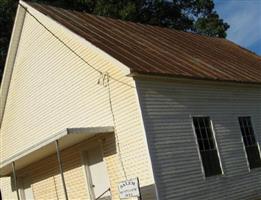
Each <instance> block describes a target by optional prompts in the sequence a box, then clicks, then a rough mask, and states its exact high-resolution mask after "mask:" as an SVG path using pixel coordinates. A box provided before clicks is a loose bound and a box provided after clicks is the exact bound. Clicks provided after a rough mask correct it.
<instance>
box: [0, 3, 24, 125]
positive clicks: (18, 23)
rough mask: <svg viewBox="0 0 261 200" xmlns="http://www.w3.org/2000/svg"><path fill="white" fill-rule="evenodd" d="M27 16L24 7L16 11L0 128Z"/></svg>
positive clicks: (0, 97)
mask: <svg viewBox="0 0 261 200" xmlns="http://www.w3.org/2000/svg"><path fill="white" fill-rule="evenodd" d="M25 15H26V10H25V8H23V7H22V6H20V5H18V8H17V11H16V17H15V22H14V26H13V31H12V36H11V39H10V43H9V49H8V53H7V57H6V62H5V68H4V74H3V78H2V84H1V88H0V103H1V104H0V127H1V124H2V120H3V116H4V110H5V105H6V100H7V96H8V90H9V86H10V82H11V77H12V73H13V68H14V65H15V60H16V55H17V50H18V46H19V42H20V38H21V34H22V30H23V25H24V19H25Z"/></svg>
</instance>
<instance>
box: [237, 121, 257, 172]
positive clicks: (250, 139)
mask: <svg viewBox="0 0 261 200" xmlns="http://www.w3.org/2000/svg"><path fill="white" fill-rule="evenodd" d="M238 121H239V125H240V129H241V134H242V137H243V141H244V145H245V150H246V154H247V159H248V163H249V168H250V169H253V168H257V167H261V158H260V153H259V149H258V144H257V140H256V137H255V133H254V129H253V126H252V122H251V117H249V116H247V117H239V118H238Z"/></svg>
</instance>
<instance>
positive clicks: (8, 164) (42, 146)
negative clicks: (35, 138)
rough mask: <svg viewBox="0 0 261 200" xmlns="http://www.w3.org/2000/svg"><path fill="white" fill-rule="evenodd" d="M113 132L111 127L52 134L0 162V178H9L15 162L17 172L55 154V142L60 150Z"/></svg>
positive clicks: (83, 128) (78, 129)
mask: <svg viewBox="0 0 261 200" xmlns="http://www.w3.org/2000/svg"><path fill="white" fill-rule="evenodd" d="M113 132H114V128H113V127H112V126H106V127H81V128H66V129H65V130H62V131H59V132H58V133H56V134H53V135H52V136H51V137H48V138H47V139H45V140H43V141H40V142H38V143H37V144H35V145H32V146H30V147H28V148H26V149H25V150H23V151H21V152H19V153H17V154H15V155H13V156H12V157H10V158H8V159H6V160H3V161H1V163H0V177H4V176H10V174H11V173H12V163H13V162H15V166H16V170H19V169H21V168H23V167H25V166H27V165H29V164H31V163H33V162H36V161H38V160H41V159H43V158H45V157H47V156H49V155H52V154H54V153H55V152H56V148H55V143H54V142H55V141H56V140H58V141H59V146H60V149H61V150H62V149H65V148H67V147H70V146H72V145H74V144H77V143H79V142H81V141H83V140H86V139H88V138H90V137H93V136H96V135H100V134H106V133H113Z"/></svg>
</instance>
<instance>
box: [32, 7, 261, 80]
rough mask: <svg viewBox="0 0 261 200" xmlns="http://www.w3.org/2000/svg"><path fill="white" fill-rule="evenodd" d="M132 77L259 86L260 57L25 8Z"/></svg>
mask: <svg viewBox="0 0 261 200" xmlns="http://www.w3.org/2000/svg"><path fill="white" fill-rule="evenodd" d="M29 5H31V6H32V7H34V8H35V9H37V10H38V11H40V12H41V13H43V14H45V15H48V16H49V17H50V18H52V19H54V20H55V21H57V22H59V23H60V24H62V25H64V26H65V27H67V28H68V29H70V30H71V31H73V32H74V33H76V34H78V35H80V36H81V37H83V38H85V39H86V40H88V41H89V42H91V43H92V44H93V45H95V46H97V47H98V48H100V49H102V50H103V51H105V52H107V53H108V54H110V55H111V56H112V57H114V58H115V59H117V60H118V61H120V62H122V63H123V64H125V65H126V66H128V67H129V68H130V70H131V72H133V73H141V74H157V75H170V76H176V77H187V78H198V79H209V80H222V81H236V82H249V83H261V57H260V56H257V55H255V54H254V53H252V52H250V51H248V50H246V49H244V48H242V47H240V46H238V45H236V44H234V43H232V42H230V41H228V40H225V39H220V38H212V37H207V36H202V35H198V34H195V33H187V32H183V31H176V30H173V29H168V28H161V27H157V26H150V25H143V24H138V23H133V22H126V21H121V20H115V19H111V18H107V17H100V16H94V15H91V14H87V13H84V12H77V11H72V10H64V9H61V8H57V7H52V6H48V5H42V4H36V3H29Z"/></svg>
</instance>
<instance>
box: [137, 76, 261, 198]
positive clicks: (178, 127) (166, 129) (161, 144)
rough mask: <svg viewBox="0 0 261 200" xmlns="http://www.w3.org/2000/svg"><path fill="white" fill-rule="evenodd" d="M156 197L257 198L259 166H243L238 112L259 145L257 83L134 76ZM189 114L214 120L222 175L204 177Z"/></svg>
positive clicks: (260, 120)
mask: <svg viewBox="0 0 261 200" xmlns="http://www.w3.org/2000/svg"><path fill="white" fill-rule="evenodd" d="M136 84H137V89H138V93H139V98H140V102H141V108H142V112H143V118H144V123H145V129H146V134H147V138H148V143H149V149H150V154H151V157H152V164H153V169H154V173H155V179H156V180H155V181H156V185H157V187H158V191H159V195H160V199H161V200H167V199H168V200H181V199H184V200H185V199H186V200H187V199H193V200H197V199H198V200H202V199H204V200H205V199H211V200H214V199H215V200H220V199H227V200H240V199H242V200H246V199H249V200H250V199H253V200H255V199H261V169H260V168H259V169H255V170H252V171H251V172H250V171H249V169H248V165H247V160H246V154H245V152H244V149H243V143H242V139H241V132H240V127H239V124H238V116H251V118H252V123H253V126H254V130H255V133H256V134H257V136H258V142H259V144H260V143H261V86H260V85H247V84H232V83H220V82H210V81H196V80H187V81H185V80H183V81H182V80H175V79H174V80H172V81H171V80H170V81H163V80H162V79H155V78H154V79H142V78H139V79H137V80H136ZM193 115H202V116H209V117H210V118H211V120H212V121H213V124H214V130H215V135H216V139H217V144H218V148H219V152H220V157H221V162H222V167H223V170H224V175H222V176H216V177H209V178H205V177H204V175H203V173H202V166H201V162H200V159H199V153H198V150H197V145H196V138H195V135H194V133H193V128H192V118H191V116H193Z"/></svg>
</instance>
